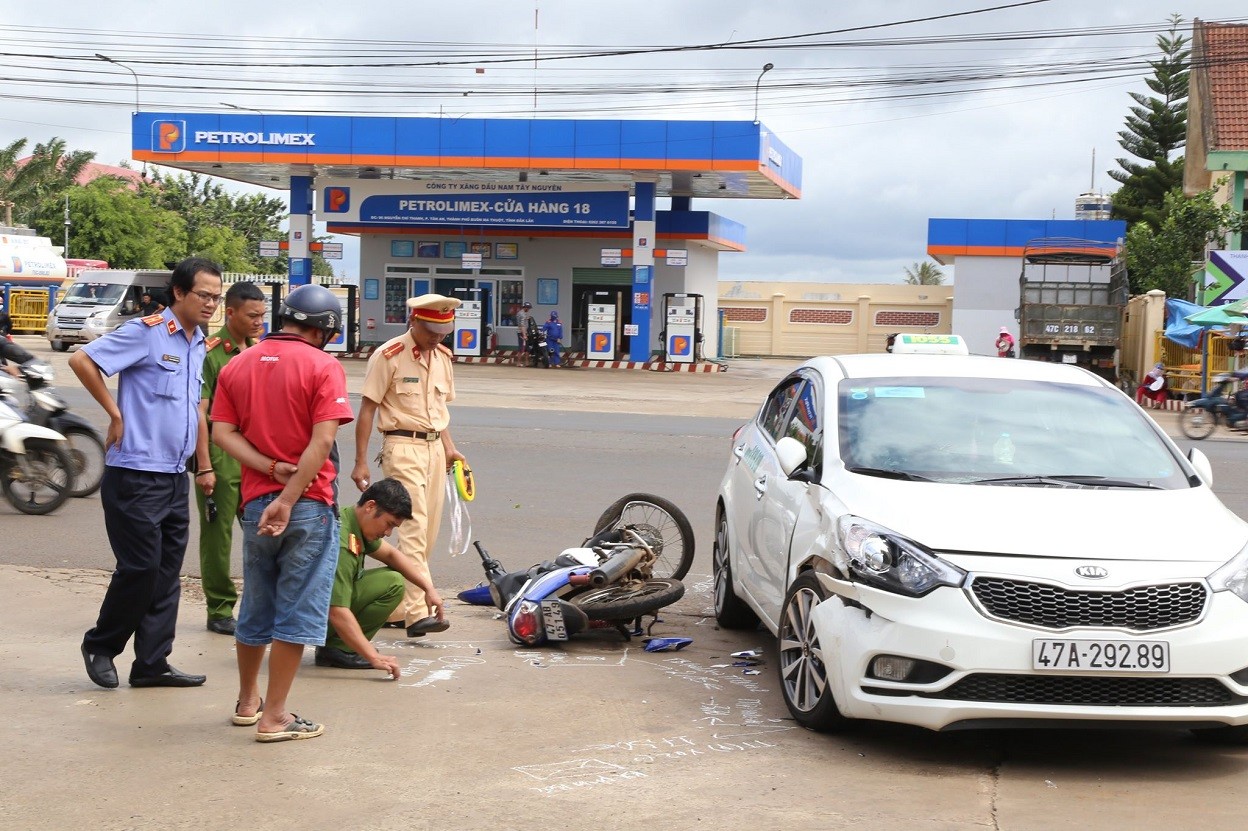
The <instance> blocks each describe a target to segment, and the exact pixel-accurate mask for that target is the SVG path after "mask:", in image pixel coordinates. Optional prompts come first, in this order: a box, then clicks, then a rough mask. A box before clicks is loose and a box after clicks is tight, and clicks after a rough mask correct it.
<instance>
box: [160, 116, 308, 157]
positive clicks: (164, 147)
mask: <svg viewBox="0 0 1248 831" xmlns="http://www.w3.org/2000/svg"><path fill="white" fill-rule="evenodd" d="M315 146H316V133H301V132H277V131H272V130H189V131H188V129H187V126H186V121H185V120H184V119H180V118H179V119H170V118H166V119H158V120H156V121H153V122H152V150H153V151H154V152H156V153H181V152H183V151H185V150H186V149H187V148H188V147H191V148H193V149H196V150H200V149H204V148H207V147H231V148H233V147H315Z"/></svg>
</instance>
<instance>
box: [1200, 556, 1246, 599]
mask: <svg viewBox="0 0 1248 831" xmlns="http://www.w3.org/2000/svg"><path fill="white" fill-rule="evenodd" d="M1209 587H1210V588H1211V589H1213V590H1214V591H1215V592H1231V593H1232V594H1234V595H1235V596H1236V597H1238V598H1239V599H1240V600H1242V601H1244V602H1245V603H1248V545H1246V546H1244V547H1243V549H1241V550H1240V552H1239V553H1238V554H1236V555H1235V556H1234V557H1232V558H1231V559H1229V560H1227V561H1226V563H1224V564H1223V565H1221V566H1219V567H1218V570H1217V571H1215V572H1214V573H1213V574H1210V575H1209Z"/></svg>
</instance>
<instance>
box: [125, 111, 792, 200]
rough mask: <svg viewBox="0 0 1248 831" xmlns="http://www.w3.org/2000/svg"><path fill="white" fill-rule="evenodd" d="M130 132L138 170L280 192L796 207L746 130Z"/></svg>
mask: <svg viewBox="0 0 1248 831" xmlns="http://www.w3.org/2000/svg"><path fill="white" fill-rule="evenodd" d="M131 124H132V144H131V157H132V158H134V159H136V160H142V161H145V162H154V163H157V164H161V165H165V166H168V167H175V168H180V169H182V170H194V171H199V172H200V173H206V174H209V175H211V176H220V177H223V178H226V179H234V180H237V181H242V182H249V183H251V184H256V185H261V186H265V187H278V188H285V187H287V186H288V185H289V183H290V177H291V176H312V177H317V178H321V177H327V178H339V179H389V180H396V179H397V180H413V181H416V180H421V181H428V180H449V179H453V180H455V181H458V182H468V183H472V182H479V183H481V184H482V185H497V184H503V183H515V182H530V181H532V182H538V181H542V180H540V179H539V178H538V177H549V178H548V179H547V180H546V181H559V182H573V183H575V182H592V183H615V184H626V185H632V184H633V183H634V182H639V181H641V182H646V181H650V182H654V183H655V190H656V193H657V195H659V196H691V197H702V198H708V197H709V198H752V199H793V198H800V196H801V182H802V159H801V157H800V156H798V155H797V154H796V153H794V152H793V151H792V150H791V149H789V148H788V147H787V146H785V144H784V143H783V142H782V141H781V140H780V139H779V138H778V137H777V136H776V135H775V134H774V133H772V132H771V131H770V130H769V129H768V128H767V127H766V126H765V125H762V124H759V123H757V122H749V121H657V120H639V121H626V120H618V119H615V120H608V119H603V120H563V119H481V118H454V119H451V118H446V119H443V118H379V117H363V116H315V115H284V114H283V115H278V114H274V115H269V114H267V113H256V114H250V113H243V114H240V113H149V112H141V113H136V114H135V115H134V117H133V119H132V122H131ZM530 176H532V177H533V179H532V180H530V179H529V177H530Z"/></svg>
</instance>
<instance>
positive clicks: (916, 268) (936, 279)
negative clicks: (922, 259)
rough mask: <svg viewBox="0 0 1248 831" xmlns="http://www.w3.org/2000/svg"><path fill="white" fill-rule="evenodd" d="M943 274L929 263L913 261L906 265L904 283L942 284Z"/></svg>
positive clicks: (919, 284) (914, 284) (916, 284)
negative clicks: (910, 264)
mask: <svg viewBox="0 0 1248 831" xmlns="http://www.w3.org/2000/svg"><path fill="white" fill-rule="evenodd" d="M944 282H945V274H944V272H942V271H941V270H940V268H939V267H937V266H935V265H933V264H931V263H915V264H914V265H912V266H907V267H906V284H907V285H911V286H940V285H944Z"/></svg>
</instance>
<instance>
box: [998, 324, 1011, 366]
mask: <svg viewBox="0 0 1248 831" xmlns="http://www.w3.org/2000/svg"><path fill="white" fill-rule="evenodd" d="M996 347H997V357H998V358H1013V357H1014V336H1013V335H1011V334H1010V330H1009V329H1007V328H1005V327H1004V326H1002V327H1001V332H1000V333H999V334H998V335H997V343H996Z"/></svg>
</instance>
